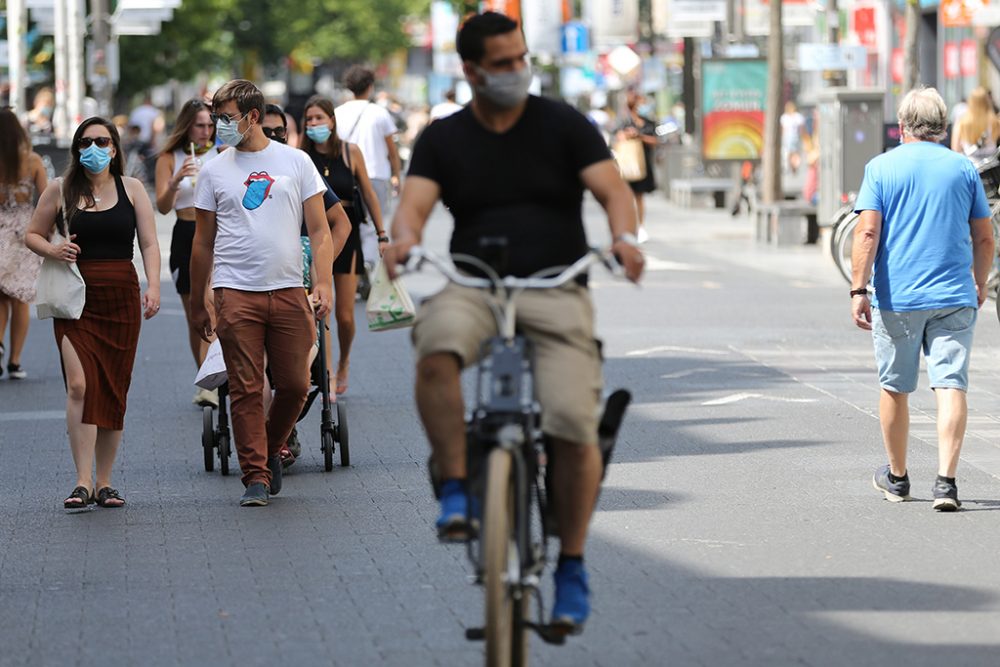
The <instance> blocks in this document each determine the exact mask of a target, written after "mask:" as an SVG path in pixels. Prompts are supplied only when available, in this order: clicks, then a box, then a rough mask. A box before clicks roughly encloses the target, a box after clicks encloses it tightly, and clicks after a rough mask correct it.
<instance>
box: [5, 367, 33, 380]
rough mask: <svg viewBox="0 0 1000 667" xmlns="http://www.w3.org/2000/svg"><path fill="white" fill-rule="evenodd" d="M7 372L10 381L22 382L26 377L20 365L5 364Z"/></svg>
mask: <svg viewBox="0 0 1000 667" xmlns="http://www.w3.org/2000/svg"><path fill="white" fill-rule="evenodd" d="M7 372H8V373H9V374H10V379H11V380H23V379H24V378H26V377H28V374H27V373H25V372H24V371H23V370H21V365H20V364H7Z"/></svg>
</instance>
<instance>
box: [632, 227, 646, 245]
mask: <svg viewBox="0 0 1000 667" xmlns="http://www.w3.org/2000/svg"><path fill="white" fill-rule="evenodd" d="M635 238H636V240H637V241H639V243H645V242H646V241H648V240H649V232H647V231H646V226H645V225H640V226H639V231H638V232H637V233H636V235H635Z"/></svg>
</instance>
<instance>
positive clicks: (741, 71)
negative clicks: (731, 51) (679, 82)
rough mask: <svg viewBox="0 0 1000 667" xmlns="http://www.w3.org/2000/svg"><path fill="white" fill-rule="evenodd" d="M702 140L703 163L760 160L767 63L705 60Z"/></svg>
mask: <svg viewBox="0 0 1000 667" xmlns="http://www.w3.org/2000/svg"><path fill="white" fill-rule="evenodd" d="M701 92H702V95H701V108H702V116H701V118H702V121H701V141H702V144H701V145H702V157H703V159H705V160H759V159H760V156H761V152H762V149H763V147H764V107H765V102H766V100H767V61H766V60H764V59H760V58H754V59H727V60H704V61H702V70H701Z"/></svg>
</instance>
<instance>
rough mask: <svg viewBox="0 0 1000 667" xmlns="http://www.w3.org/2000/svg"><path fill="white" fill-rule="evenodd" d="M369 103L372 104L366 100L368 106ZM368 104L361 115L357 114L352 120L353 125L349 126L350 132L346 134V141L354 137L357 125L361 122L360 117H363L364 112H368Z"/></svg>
mask: <svg viewBox="0 0 1000 667" xmlns="http://www.w3.org/2000/svg"><path fill="white" fill-rule="evenodd" d="M371 103H372V101H371V100H368V104H371ZM368 104H365V108H364V109H362V110H361V113H359V114H358V117H357V118H355V119H354V125H352V126H351V131H350V132H348V133H347V138H348V139H350V138H352V137H353V136H354V130H356V129H358V123H360V122H361V117H362V116H364V115H365V112H366V111H368Z"/></svg>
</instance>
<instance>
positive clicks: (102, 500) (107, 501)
mask: <svg viewBox="0 0 1000 667" xmlns="http://www.w3.org/2000/svg"><path fill="white" fill-rule="evenodd" d="M115 500H118V501H120V502H119V503H115V502H113V501H115ZM95 502H96V503H97V504H98V505H100V506H101V507H110V508H117V507H122V506H123V505H124V504H125V499H124V498H122V497H121V496H120V495H119V494H118V491H117V490H116V489H112V488H111V487H110V486H105V487H104V488H103V489H100V490H99V491H98V492H97V500H96V501H95Z"/></svg>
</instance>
